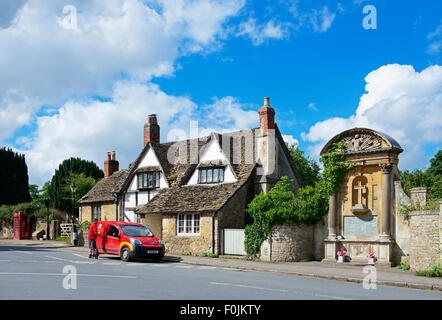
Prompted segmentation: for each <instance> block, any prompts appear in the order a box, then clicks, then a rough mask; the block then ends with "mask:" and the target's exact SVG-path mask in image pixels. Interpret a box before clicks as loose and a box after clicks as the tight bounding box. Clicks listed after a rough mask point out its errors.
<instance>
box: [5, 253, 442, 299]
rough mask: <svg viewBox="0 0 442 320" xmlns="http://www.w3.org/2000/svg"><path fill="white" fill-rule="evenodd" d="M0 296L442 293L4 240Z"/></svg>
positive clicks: (388, 296) (426, 296)
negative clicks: (130, 259)
mask: <svg viewBox="0 0 442 320" xmlns="http://www.w3.org/2000/svg"><path fill="white" fill-rule="evenodd" d="M72 266H73V267H72ZM73 268H75V269H73ZM63 270H64V271H65V273H63ZM73 271H75V273H76V277H75V276H74V273H73ZM75 278H76V281H75ZM63 284H64V286H63ZM69 287H71V289H66V288H69ZM72 287H74V288H72ZM75 287H76V288H75ZM0 299H5V300H8V299H44V300H56V299H69V300H71V299H88V300H89V299H100V300H101V299H105V300H109V299H130V300H133V299H149V300H152V299H153V300H163V299H166V300H169V299H174V300H175V299H178V300H182V299H185V300H188V299H196V300H200V299H204V300H220V299H223V300H235V299H240V300H244V299H247V300H262V299H279V300H287V299H290V300H292V299H296V300H298V299H301V300H304V299H307V300H312V299H315V300H322V299H326V300H352V299H356V300H363V299H407V300H408V299H411V300H419V299H437V300H442V292H439V291H428V290H419V289H409V288H399V287H390V286H380V285H378V286H377V288H376V289H375V290H366V289H364V288H363V286H362V284H357V283H347V282H341V281H334V280H325V279H317V278H311V277H301V276H294V275H287V274H279V273H272V272H256V271H244V270H237V269H227V268H220V267H208V266H195V265H186V264H182V263H174V262H164V261H161V262H150V261H140V262H128V263H125V262H123V261H121V260H120V259H119V258H116V257H112V256H104V255H102V256H100V258H99V259H98V260H95V259H89V258H88V256H87V254H86V253H80V252H73V251H69V250H61V249H43V248H31V247H23V246H12V245H0Z"/></svg>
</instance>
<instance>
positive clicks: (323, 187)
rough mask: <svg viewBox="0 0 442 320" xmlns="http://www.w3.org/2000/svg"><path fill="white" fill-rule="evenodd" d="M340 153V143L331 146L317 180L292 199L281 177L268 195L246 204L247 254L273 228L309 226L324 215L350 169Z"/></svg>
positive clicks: (291, 187)
mask: <svg viewBox="0 0 442 320" xmlns="http://www.w3.org/2000/svg"><path fill="white" fill-rule="evenodd" d="M342 150H343V145H342V143H335V144H334V145H333V146H332V147H331V148H330V150H329V151H328V152H326V153H324V154H323V155H322V156H321V158H320V161H321V162H322V163H323V164H324V170H323V172H322V173H321V174H319V177H318V180H317V181H315V182H314V184H313V185H307V186H305V187H304V188H299V189H298V191H297V194H296V196H295V190H294V184H293V181H291V180H289V179H288V178H287V177H282V178H281V180H280V181H278V183H277V184H276V185H275V187H274V188H272V189H271V190H270V191H269V192H267V193H266V194H264V193H260V194H259V195H257V196H256V197H255V198H254V199H253V200H252V201H251V202H250V204H249V206H248V209H247V213H248V215H250V217H251V219H252V221H253V222H252V223H251V224H249V225H247V226H246V228H245V238H246V239H245V250H246V252H247V254H248V255H250V256H254V255H256V254H257V253H258V252H259V250H260V248H261V244H262V242H263V241H264V240H265V239H267V237H268V235H269V233H270V231H271V230H272V228H273V226H275V225H277V224H285V223H287V224H291V223H295V224H305V225H313V224H315V223H316V222H318V221H319V220H320V219H321V218H322V217H323V216H324V215H326V214H327V211H328V204H329V197H330V195H331V194H332V193H333V192H334V191H336V190H338V189H339V187H340V186H341V185H342V183H343V182H344V179H345V176H346V174H347V173H348V172H349V171H350V170H351V169H352V168H353V166H352V165H351V164H350V163H348V162H347V161H346V159H345V155H344V153H343V152H342ZM301 155H302V154H301Z"/></svg>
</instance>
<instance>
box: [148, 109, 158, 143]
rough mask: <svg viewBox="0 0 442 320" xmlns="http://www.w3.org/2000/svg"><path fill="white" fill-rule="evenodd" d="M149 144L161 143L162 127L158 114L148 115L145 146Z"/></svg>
mask: <svg viewBox="0 0 442 320" xmlns="http://www.w3.org/2000/svg"><path fill="white" fill-rule="evenodd" d="M149 142H151V143H160V126H159V125H158V121H157V115H156V114H150V115H148V117H147V123H146V124H145V125H144V146H146V144H148V143H149Z"/></svg>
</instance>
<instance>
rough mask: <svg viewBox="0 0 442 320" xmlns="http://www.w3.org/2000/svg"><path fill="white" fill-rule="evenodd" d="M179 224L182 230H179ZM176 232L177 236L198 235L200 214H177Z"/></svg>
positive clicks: (199, 231)
mask: <svg viewBox="0 0 442 320" xmlns="http://www.w3.org/2000/svg"><path fill="white" fill-rule="evenodd" d="M181 222H182V223H181ZM181 226H182V227H183V228H182V230H180V229H181V228H180V227H181ZM176 233H177V235H179V236H199V235H200V233H201V214H199V213H194V214H179V215H177V217H176Z"/></svg>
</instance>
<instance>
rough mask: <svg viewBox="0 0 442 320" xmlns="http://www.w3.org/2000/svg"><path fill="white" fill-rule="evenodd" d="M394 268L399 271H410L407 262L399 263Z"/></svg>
mask: <svg viewBox="0 0 442 320" xmlns="http://www.w3.org/2000/svg"><path fill="white" fill-rule="evenodd" d="M396 268H398V269H401V270H409V269H410V264H409V263H408V262H404V261H401V263H399V264H398V265H397V266H396Z"/></svg>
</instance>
